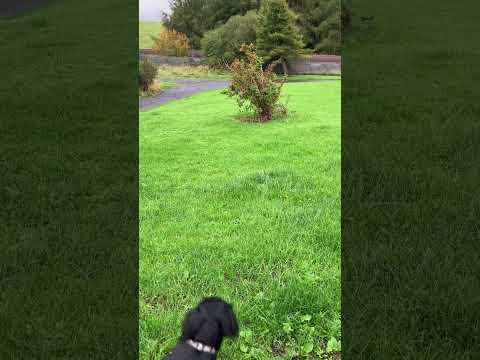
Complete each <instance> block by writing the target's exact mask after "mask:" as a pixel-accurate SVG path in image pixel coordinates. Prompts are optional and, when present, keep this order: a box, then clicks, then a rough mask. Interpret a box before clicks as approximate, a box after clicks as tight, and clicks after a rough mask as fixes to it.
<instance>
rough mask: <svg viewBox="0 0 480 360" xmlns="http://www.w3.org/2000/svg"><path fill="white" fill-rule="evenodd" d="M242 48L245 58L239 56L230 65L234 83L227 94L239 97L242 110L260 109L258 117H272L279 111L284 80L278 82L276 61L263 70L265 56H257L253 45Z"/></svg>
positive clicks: (261, 119)
mask: <svg viewBox="0 0 480 360" xmlns="http://www.w3.org/2000/svg"><path fill="white" fill-rule="evenodd" d="M240 50H241V52H242V53H244V54H245V59H242V60H239V59H236V60H235V61H234V62H233V63H232V65H231V66H230V67H229V68H230V70H231V72H232V83H231V85H230V87H228V88H227V89H226V90H224V94H226V95H228V96H229V97H235V98H236V100H237V103H238V105H239V107H240V109H244V108H245V107H246V108H251V107H253V108H254V109H255V112H256V117H255V119H254V120H259V121H261V122H264V121H268V120H271V119H272V116H273V115H274V113H275V112H276V108H277V105H276V104H277V102H278V100H279V98H280V93H281V90H282V86H283V82H280V83H278V82H276V81H275V80H276V78H277V76H276V75H275V73H274V72H273V66H274V65H273V64H271V65H269V66H268V67H267V68H266V69H265V70H263V69H262V64H263V59H262V58H261V57H259V56H258V55H257V53H256V52H255V46H254V45H253V44H250V45H245V44H243V45H242V47H241V49H240ZM284 110H286V109H284Z"/></svg>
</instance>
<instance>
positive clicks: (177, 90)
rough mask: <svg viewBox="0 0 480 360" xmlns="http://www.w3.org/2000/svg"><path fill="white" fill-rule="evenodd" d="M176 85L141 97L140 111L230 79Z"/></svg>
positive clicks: (224, 84) (294, 81)
mask: <svg viewBox="0 0 480 360" xmlns="http://www.w3.org/2000/svg"><path fill="white" fill-rule="evenodd" d="M332 80H337V79H321V80H287V83H289V82H291V83H296V82H302V83H303V82H323V81H332ZM174 82H175V83H176V87H173V88H171V89H167V90H165V91H163V92H162V93H160V94H158V95H155V96H150V97H144V98H140V100H139V109H140V111H144V110H148V109H150V108H152V107H155V106H158V105H161V104H165V103H167V102H170V101H173V100H178V99H182V98H184V97H187V96H190V95H193V94H196V93H198V92H202V91H207V90H215V89H224V88H226V87H227V86H228V85H229V84H230V81H229V80H175V81H174Z"/></svg>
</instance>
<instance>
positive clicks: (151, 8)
mask: <svg viewBox="0 0 480 360" xmlns="http://www.w3.org/2000/svg"><path fill="white" fill-rule="evenodd" d="M138 1H139V12H140V14H139V15H140V20H159V19H160V15H161V13H162V11H165V12H169V6H168V2H169V0H138Z"/></svg>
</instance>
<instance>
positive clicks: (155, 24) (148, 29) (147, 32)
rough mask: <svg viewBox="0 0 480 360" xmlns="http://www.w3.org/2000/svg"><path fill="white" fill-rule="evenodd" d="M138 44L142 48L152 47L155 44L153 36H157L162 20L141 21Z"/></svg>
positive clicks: (160, 29)
mask: <svg viewBox="0 0 480 360" xmlns="http://www.w3.org/2000/svg"><path fill="white" fill-rule="evenodd" d="M138 26H139V27H138V46H139V48H140V49H150V48H151V47H152V46H153V41H152V38H151V36H157V35H158V34H159V33H160V32H161V31H162V30H163V25H162V23H161V22H160V21H140V22H139V23H138Z"/></svg>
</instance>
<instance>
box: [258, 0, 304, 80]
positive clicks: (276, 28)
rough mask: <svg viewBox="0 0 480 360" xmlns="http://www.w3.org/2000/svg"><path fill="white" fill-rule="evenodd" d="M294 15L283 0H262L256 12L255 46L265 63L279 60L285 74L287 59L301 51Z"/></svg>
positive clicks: (300, 39) (300, 36)
mask: <svg viewBox="0 0 480 360" xmlns="http://www.w3.org/2000/svg"><path fill="white" fill-rule="evenodd" d="M295 21H296V15H295V14H294V13H293V11H291V10H290V9H289V7H288V4H287V3H286V1H285V0H264V1H263V3H262V7H261V8H260V11H259V14H258V27H257V48H258V53H259V55H260V56H262V57H263V58H264V60H265V61H266V62H267V63H274V62H279V63H281V64H282V66H283V71H284V73H285V75H287V73H288V70H287V61H288V60H289V59H291V58H294V57H297V56H298V55H300V54H301V53H302V49H303V47H304V44H303V41H302V35H301V34H300V31H299V29H298V27H297V25H296V24H295Z"/></svg>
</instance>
